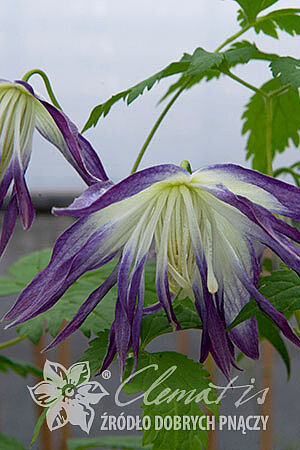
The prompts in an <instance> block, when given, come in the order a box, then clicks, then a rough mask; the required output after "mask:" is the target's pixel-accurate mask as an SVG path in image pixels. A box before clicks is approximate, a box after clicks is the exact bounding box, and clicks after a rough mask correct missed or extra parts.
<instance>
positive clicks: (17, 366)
mask: <svg viewBox="0 0 300 450" xmlns="http://www.w3.org/2000/svg"><path fill="white" fill-rule="evenodd" d="M9 370H12V371H13V372H16V373H17V374H18V375H21V376H22V377H26V376H27V375H34V376H36V377H42V376H43V372H42V371H41V370H40V369H39V368H38V367H35V366H33V365H32V364H29V363H27V362H25V361H19V360H16V359H12V358H6V356H2V355H0V371H1V372H8V371H9Z"/></svg>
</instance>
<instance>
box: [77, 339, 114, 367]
mask: <svg viewBox="0 0 300 450" xmlns="http://www.w3.org/2000/svg"><path fill="white" fill-rule="evenodd" d="M108 340H109V333H108V331H103V332H102V333H98V337H96V338H95V339H93V340H92V341H90V342H89V348H88V349H87V350H85V352H84V353H83V355H82V357H81V358H80V361H88V362H89V365H90V370H91V375H93V374H95V373H96V372H97V371H98V370H100V368H101V366H102V362H103V360H104V357H105V355H106V350H107V347H108Z"/></svg>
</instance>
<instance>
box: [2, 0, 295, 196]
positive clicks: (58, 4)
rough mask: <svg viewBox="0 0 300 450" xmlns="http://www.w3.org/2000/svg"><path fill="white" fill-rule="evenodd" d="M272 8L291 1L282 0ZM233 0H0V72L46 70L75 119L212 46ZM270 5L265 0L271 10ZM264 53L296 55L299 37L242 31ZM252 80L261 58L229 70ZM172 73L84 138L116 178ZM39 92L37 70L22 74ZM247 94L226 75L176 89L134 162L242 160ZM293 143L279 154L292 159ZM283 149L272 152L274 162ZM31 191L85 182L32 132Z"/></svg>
mask: <svg viewBox="0 0 300 450" xmlns="http://www.w3.org/2000/svg"><path fill="white" fill-rule="evenodd" d="M274 6H275V7H276V9H278V8H287V7H299V0H298V1H297V0H294V1H289V0H281V1H279V2H278V3H277V4H276V5H274ZM237 9H238V7H237V4H236V3H235V2H234V1H232V0H187V1H185V2H182V1H179V0H163V1H162V2H157V1H154V0H152V1H148V0H126V1H124V0H115V1H109V0H85V1H83V0H51V1H49V0H40V1H37V0H27V1H26V2H25V1H24V0H11V1H9V2H8V1H3V2H2V3H1V16H0V50H1V66H2V73H1V78H6V79H11V80H13V79H17V78H21V77H22V76H23V74H24V73H25V72H26V71H27V70H29V69H32V68H41V69H43V70H45V71H46V72H47V74H48V76H49V77H50V79H51V82H52V84H53V86H54V90H55V93H56V96H57V98H58V100H59V102H60V103H61V105H62V106H63V108H64V110H65V112H66V113H67V114H68V115H69V117H70V118H71V119H72V120H73V121H74V122H75V123H76V124H77V125H78V127H79V128H81V127H82V126H83V124H84V123H85V121H86V119H87V117H88V115H89V112H90V111H91V109H92V108H93V107H94V106H95V105H96V104H98V103H101V102H103V101H105V100H106V99H108V98H109V97H110V96H111V95H112V94H115V93H117V92H119V91H121V90H123V89H126V88H128V87H129V86H132V85H134V84H135V83H137V82H139V81H141V80H143V79H144V78H146V77H148V76H149V75H152V74H153V73H155V72H156V71H158V70H160V69H161V68H162V67H164V66H166V65H167V64H168V63H169V62H171V61H175V60H178V59H179V58H180V57H181V56H182V54H183V52H184V51H186V52H189V53H191V52H193V50H194V49H195V48H196V47H198V46H201V47H204V48H205V49H207V50H209V51H213V50H214V49H215V48H216V47H217V46H218V45H219V44H220V43H221V42H223V41H224V40H225V39H226V38H227V37H228V36H230V35H231V34H233V33H234V32H235V31H237V30H238V25H237V24H236V23H235V17H236V11H237ZM273 9H274V8H273ZM243 39H247V40H250V41H254V39H255V41H256V43H257V44H258V46H259V47H261V48H262V49H264V50H266V51H273V52H278V53H280V54H282V55H287V54H291V55H293V56H295V57H299V54H298V53H299V39H298V38H292V37H290V36H289V35H287V34H286V33H280V41H277V40H275V39H273V38H270V37H267V36H264V35H261V34H260V35H258V36H257V35H256V34H255V33H254V32H251V31H250V32H248V33H246V34H245V35H244V36H243ZM235 73H237V74H238V75H240V76H241V77H243V78H245V79H247V80H248V81H249V82H251V83H253V84H255V85H257V86H258V85H261V84H262V83H263V82H265V81H267V79H268V78H270V76H271V75H270V72H269V69H268V68H267V65H266V64H265V63H258V62H255V63H251V64H249V65H247V67H243V68H239V69H238V70H236V71H235ZM175 80H176V77H173V78H172V79H169V80H168V79H167V80H163V81H162V82H161V83H160V84H159V85H158V86H156V87H154V88H153V89H152V91H150V92H146V93H145V94H144V95H143V97H140V98H139V99H137V100H136V101H135V102H134V103H133V104H132V105H131V106H130V107H127V106H126V105H125V104H124V103H123V102H120V103H119V104H117V105H116V106H115V107H113V109H112V110H111V112H110V114H109V115H108V116H107V117H106V118H105V119H104V120H101V121H100V122H99V123H98V125H97V127H96V128H95V129H92V130H89V131H88V132H87V133H86V137H87V138H88V139H89V140H90V141H91V143H92V145H93V146H94V147H95V148H96V149H97V151H98V153H99V155H100V156H101V158H102V161H103V163H104V165H105V167H106V169H107V171H108V173H109V175H110V176H111V178H112V179H113V180H115V181H117V180H119V179H121V178H123V177H125V176H126V175H127V174H128V173H129V171H130V168H131V167H132V165H133V162H134V159H135V156H136V154H137V153H138V151H139V149H140V147H141V145H142V144H143V142H144V139H145V138H146V136H147V134H148V132H149V131H150V129H151V127H152V125H153V123H154V121H155V120H156V118H157V117H158V115H159V113H160V111H161V110H162V108H163V105H160V106H158V107H157V106H156V103H157V101H158V100H159V98H160V97H161V96H162V95H163V93H164V92H165V91H166V89H167V87H168V86H169V84H170V82H171V81H172V82H174V81H175ZM31 82H32V83H33V85H34V87H35V88H36V90H37V91H38V92H39V93H40V94H43V95H44V96H46V93H45V91H44V88H43V86H42V84H41V83H40V81H39V79H38V77H37V76H34V77H33V78H32V79H31ZM250 95H251V92H250V91H248V90H247V89H246V88H244V87H242V86H240V85H238V84H236V83H235V82H234V81H232V80H230V79H228V80H227V79H222V80H221V81H216V82H215V81H213V82H210V83H207V84H204V83H203V84H201V85H199V86H197V87H195V88H193V89H192V90H190V91H189V92H187V93H185V94H183V95H182V97H181V98H180V99H179V100H178V101H177V103H176V104H175V105H174V107H173V109H172V110H171V111H170V113H169V114H168V116H167V118H166V120H165V121H164V122H163V124H162V127H161V128H160V129H159V131H158V132H157V134H156V136H155V137H154V139H153V141H152V143H151V145H150V147H149V148H148V153H147V156H146V157H145V159H144V160H143V164H142V166H143V167H146V166H150V165H153V164H159V163H163V162H173V163H180V161H181V160H183V159H188V160H190V162H191V164H192V167H193V168H194V169H196V168H198V167H201V166H203V165H206V164H211V163H217V162H234V163H238V164H244V165H247V166H249V164H248V163H245V158H244V154H245V152H244V148H245V144H246V138H245V137H241V135H240V130H241V126H242V122H241V120H240V117H241V114H242V111H243V106H244V105H245V104H246V103H247V101H248V99H249V97H250ZM294 158H295V149H291V150H289V151H288V152H287V153H286V154H285V156H284V161H285V162H286V161H287V160H288V161H293V160H294ZM282 161H283V157H279V158H277V160H276V164H277V165H278V164H279V163H280V162H282ZM27 180H28V185H29V188H30V191H31V192H35V193H40V192H43V193H45V192H58V191H66V192H68V193H69V192H80V191H81V190H82V189H84V187H85V185H84V183H82V182H81V180H80V178H79V177H78V176H77V174H76V173H75V171H74V170H73V169H72V168H71V167H70V166H68V164H67V162H66V161H65V160H64V159H63V157H62V156H61V155H60V153H59V152H58V151H57V150H56V149H55V148H54V147H53V146H51V144H48V143H45V142H44V141H43V139H42V138H40V137H39V136H36V137H35V139H34V145H33V155H32V161H31V164H30V168H29V170H28V176H27Z"/></svg>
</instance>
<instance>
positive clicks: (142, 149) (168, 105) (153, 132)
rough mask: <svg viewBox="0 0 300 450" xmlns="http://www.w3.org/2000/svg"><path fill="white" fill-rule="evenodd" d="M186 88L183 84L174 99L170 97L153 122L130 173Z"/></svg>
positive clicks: (136, 166) (134, 170)
mask: <svg viewBox="0 0 300 450" xmlns="http://www.w3.org/2000/svg"><path fill="white" fill-rule="evenodd" d="M185 88H186V84H184V85H183V86H182V87H181V88H180V89H179V90H178V91H177V92H176V94H175V95H174V97H172V99H171V101H170V102H169V103H168V104H167V106H166V107H165V109H164V110H163V112H162V113H161V115H160V116H159V118H158V119H157V121H156V122H155V124H154V126H153V128H152V130H151V131H150V133H149V135H148V136H147V139H146V140H145V142H144V145H143V146H142V148H141V150H140V152H139V154H138V156H137V158H136V160H135V163H134V165H133V168H132V170H131V172H130V173H135V172H136V171H137V168H138V167H139V165H140V162H141V160H142V158H143V156H144V154H145V151H146V150H147V147H148V145H149V144H150V142H151V139H152V138H153V136H154V134H155V132H156V130H157V129H158V127H159V125H160V124H161V122H162V121H163V119H164V117H165V115H166V114H167V112H168V111H169V109H170V108H171V106H172V105H173V104H174V103H175V101H176V100H177V99H178V97H179V96H180V94H181V93H182V92H183V91H184V90H185Z"/></svg>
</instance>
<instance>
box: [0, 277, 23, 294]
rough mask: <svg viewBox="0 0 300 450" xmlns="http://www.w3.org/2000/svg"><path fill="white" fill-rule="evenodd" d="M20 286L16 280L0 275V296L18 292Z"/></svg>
mask: <svg viewBox="0 0 300 450" xmlns="http://www.w3.org/2000/svg"><path fill="white" fill-rule="evenodd" d="M20 288H22V285H21V286H20V285H19V284H18V282H17V281H16V280H14V279H13V278H9V277H0V297H3V296H6V295H11V294H16V293H18V292H20Z"/></svg>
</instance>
